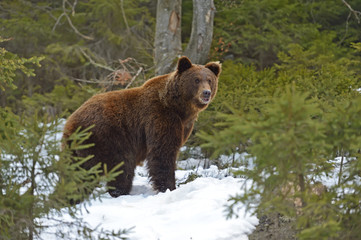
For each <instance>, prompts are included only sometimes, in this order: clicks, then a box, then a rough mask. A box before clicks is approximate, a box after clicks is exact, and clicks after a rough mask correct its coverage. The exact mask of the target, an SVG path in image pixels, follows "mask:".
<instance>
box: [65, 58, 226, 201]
mask: <svg viewBox="0 0 361 240" xmlns="http://www.w3.org/2000/svg"><path fill="white" fill-rule="evenodd" d="M220 73H221V64H219V63H218V62H210V63H208V64H206V65H204V66H203V65H196V64H192V63H191V61H190V60H189V59H188V58H187V57H181V58H179V60H178V65H177V69H176V70H175V71H174V72H172V73H169V74H166V75H162V76H157V77H154V78H152V79H150V80H148V81H146V82H145V83H144V84H143V85H142V86H140V87H135V88H132V89H126V90H118V91H112V92H106V93H101V94H97V95H95V96H93V97H91V98H90V99H89V100H88V101H86V102H85V103H84V104H83V105H82V106H80V107H79V108H78V109H77V110H76V111H75V112H74V113H73V114H72V115H71V116H70V117H69V118H68V120H67V122H66V124H65V127H64V133H63V138H64V139H67V138H68V137H69V136H70V135H71V134H72V133H74V132H75V131H76V130H77V129H78V128H79V127H81V128H82V129H84V128H87V127H89V126H91V125H94V127H93V128H92V129H91V132H92V135H91V136H90V138H89V140H88V142H89V143H94V144H95V145H94V146H93V147H91V148H88V149H84V150H77V151H76V152H75V153H74V154H76V155H77V156H80V157H85V156H88V155H94V157H93V158H92V159H90V160H89V161H87V162H86V163H85V164H83V166H82V167H83V168H85V169H90V168H91V167H93V166H95V165H96V164H97V163H99V162H101V163H102V164H106V165H107V168H108V169H112V168H113V167H114V166H116V165H118V164H119V163H120V162H124V164H123V166H122V170H123V173H122V174H120V175H119V176H118V177H117V178H116V179H115V180H114V181H111V182H108V183H107V185H108V188H109V190H108V191H109V193H110V195H111V196H112V197H118V196H120V195H126V194H129V192H130V190H131V188H132V181H133V177H134V169H135V167H136V165H137V164H139V163H141V162H142V161H144V160H147V167H148V171H149V176H150V180H151V182H152V184H153V187H154V189H155V190H157V191H159V192H165V191H166V190H167V189H170V190H173V189H175V169H176V159H177V155H178V152H179V149H180V148H181V146H182V145H183V144H184V143H185V142H186V141H187V139H188V137H189V135H190V134H191V132H192V129H193V125H194V122H195V121H196V120H197V117H198V113H199V112H201V111H202V110H204V109H205V108H206V107H207V106H208V105H209V103H210V102H211V100H212V99H213V98H214V96H215V95H216V92H217V86H218V77H219V74H220Z"/></svg>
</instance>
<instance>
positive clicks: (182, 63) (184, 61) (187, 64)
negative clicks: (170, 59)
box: [177, 57, 192, 73]
mask: <svg viewBox="0 0 361 240" xmlns="http://www.w3.org/2000/svg"><path fill="white" fill-rule="evenodd" d="M191 67H192V63H191V60H189V58H187V57H181V58H179V59H178V67H177V71H178V73H182V72H184V71H185V70H187V69H189V68H191Z"/></svg>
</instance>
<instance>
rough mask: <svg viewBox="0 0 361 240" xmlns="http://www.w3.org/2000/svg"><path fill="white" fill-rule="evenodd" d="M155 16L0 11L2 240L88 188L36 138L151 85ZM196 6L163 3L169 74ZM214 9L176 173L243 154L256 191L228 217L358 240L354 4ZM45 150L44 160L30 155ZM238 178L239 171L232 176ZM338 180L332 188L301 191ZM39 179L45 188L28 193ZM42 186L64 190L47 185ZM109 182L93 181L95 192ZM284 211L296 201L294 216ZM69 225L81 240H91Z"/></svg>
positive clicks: (63, 9)
mask: <svg viewBox="0 0 361 240" xmlns="http://www.w3.org/2000/svg"><path fill="white" fill-rule="evenodd" d="M160 2H162V1H158V2H157V1H150V0H124V1H123V0H108V1H103V0H63V1H61V0H59V1H51V0H47V1H45V0H43V1H42V0H39V1H35V0H33V1H26V0H2V1H1V2H0V36H1V39H0V41H1V42H0V46H1V48H0V106H1V112H0V116H1V120H0V141H1V146H0V156H1V158H0V160H1V162H0V163H1V165H0V167H1V177H0V188H1V190H2V191H1V192H0V197H1V200H0V211H1V214H0V227H1V230H2V231H1V232H2V233H1V234H2V235H1V237H0V239H13V238H14V236H16V237H15V238H16V239H20V238H24V239H33V238H35V237H36V236H37V234H38V233H39V232H41V231H42V229H43V227H44V226H41V224H39V223H38V222H36V220H34V219H36V218H37V217H39V216H43V215H44V214H47V213H48V212H49V211H50V210H51V209H57V210H59V212H60V209H61V208H62V207H64V203H65V202H66V201H67V199H68V198H72V199H73V198H74V196H73V195H71V194H73V193H74V192H78V193H79V194H80V195H81V193H82V192H83V191H86V190H85V189H86V188H87V187H90V186H80V184H79V183H80V182H82V179H84V178H86V177H87V174H86V173H82V172H81V171H75V169H76V168H77V166H73V165H72V164H70V162H72V160H71V156H70V154H69V152H66V151H65V152H60V151H59V150H58V145H59V143H49V144H45V140H44V136H45V135H46V132H48V131H52V129H55V128H56V126H57V123H56V121H58V120H57V119H59V118H66V117H67V116H68V115H69V114H70V113H71V112H73V111H74V110H75V109H77V108H78V107H79V106H80V105H81V104H82V103H83V102H84V101H85V100H86V99H88V98H89V97H90V96H92V95H94V94H96V93H99V92H104V91H110V90H116V89H123V88H127V87H134V86H139V85H141V84H142V83H143V82H144V81H145V80H146V79H148V78H149V77H152V76H155V74H156V73H159V72H158V71H157V64H158V62H157V61H156V59H155V51H157V47H156V44H155V43H156V42H157V35H156V18H157V4H159V3H160ZM163 2H164V3H165V4H167V2H168V4H169V1H163ZM193 2H194V3H193ZM193 2H192V1H190V0H183V1H174V3H176V5H177V4H178V7H181V15H180V16H177V17H178V18H177V20H179V21H180V22H179V25H177V26H179V28H180V29H181V31H179V33H180V43H181V49H178V50H177V52H176V54H175V55H174V57H173V58H171V59H170V60H169V62H170V63H173V62H174V61H176V56H178V55H182V54H184V53H186V52H187V46H188V45H189V44H188V42H190V38H191V32H192V26H193V25H192V19H193V14H192V12H193V6H195V4H196V3H197V2H199V1H196V0H194V1H193ZM208 2H211V1H208ZM212 9H213V10H214V14H215V15H214V21H213V22H212V23H213V27H212V34H213V36H212V39H211V40H212V41H211V46H210V51H209V54H207V55H206V56H203V58H204V60H200V61H199V63H204V62H202V61H210V60H212V61H221V62H222V64H223V72H222V74H221V78H220V81H219V90H218V94H217V97H216V99H215V100H214V101H213V102H212V104H211V106H210V107H209V108H208V109H207V111H205V112H204V113H202V114H201V115H200V117H199V121H198V122H197V124H196V127H195V130H194V134H193V135H192V137H191V139H190V140H189V141H188V143H187V146H188V148H187V150H186V151H184V152H182V154H181V155H180V159H186V158H188V157H191V156H194V155H197V157H202V158H205V159H208V160H209V161H208V162H211V163H213V164H217V165H218V167H220V168H224V167H227V166H224V163H222V162H220V161H218V159H219V156H220V155H224V154H227V155H230V154H233V155H234V156H236V153H243V152H247V153H248V154H249V156H250V158H251V159H252V161H253V164H254V165H253V166H252V168H249V169H248V170H247V171H243V172H239V173H238V174H239V175H240V176H242V177H245V178H247V179H250V180H252V181H253V185H252V186H253V187H252V188H251V189H250V190H249V192H247V193H246V194H245V195H243V196H235V197H233V198H232V199H231V202H233V204H230V206H229V212H230V215H232V214H233V213H234V212H233V210H234V209H233V206H234V205H235V204H236V203H237V202H239V201H241V202H243V203H245V204H248V206H249V207H250V208H257V209H259V211H262V212H263V211H266V212H267V211H270V212H279V213H282V214H284V215H286V216H290V217H292V218H295V219H296V221H295V229H296V230H297V232H298V237H299V238H300V239H357V238H358V237H359V235H360V229H361V216H360V214H361V209H360V205H361V202H360V201H361V198H360V196H361V180H360V178H361V164H360V161H359V157H360V146H361V122H360V117H361V96H360V92H361V75H360V73H361V68H360V67H361V12H360V11H361V1H360V0H347V1H344V0H272V1H266V0H252V1H247V0H246V1H238V0H229V1H226V0H219V1H214V7H212ZM213 10H212V11H213ZM193 27H194V26H193ZM158 66H159V64H158ZM54 121H55V122H54ZM40 123H43V124H40ZM86 137H87V133H86V132H79V133H77V134H76V135H74V139H76V140H77V141H75V142H77V143H78V144H74V146H72V149H76V148H79V147H86V146H82V144H81V143H82V141H83V140H84V138H86ZM44 144H45V145H46V148H48V149H47V150H48V152H49V151H50V152H51V153H52V154H53V155H52V157H49V156H47V157H46V158H44V156H42V155H41V151H42V146H43V147H44V146H45V145H44ZM72 149H69V151H71V150H72ZM195 149H196V151H194V150H195ZM9 156H10V157H9ZM56 156H60V159H61V161H58V160H59V158H58V157H56ZM9 159H10V160H9ZM335 159H339V161H334V160H335ZM86 160H87V159H82V160H80V161H86ZM222 164H223V165H222ZM244 164H246V165H247V163H244V162H242V163H241V162H238V161H237V159H236V158H235V159H234V161H233V162H231V163H229V165H238V166H239V165H244ZM336 170H337V178H338V184H336V185H335V186H332V187H329V188H328V189H327V191H326V190H325V191H321V192H319V193H315V192H314V191H313V190H312V189H314V187H315V186H316V185H317V184H319V183H320V179H322V177H323V176H328V175H330V174H331V173H333V172H334V171H336ZM44 171H45V175H44V176H45V178H46V179H48V180H49V181H48V182H46V181H44V179H43V181H42V183H39V181H38V179H37V176H39V175H41V174H40V172H41V173H44ZM94 171H99V169H94ZM52 174H55V175H57V176H67V177H68V178H72V177H73V179H71V180H70V181H68V182H61V183H58V182H54V181H53V180H52V179H54V175H52ZM115 174H118V173H115V171H114V172H109V174H106V175H105V176H104V177H100V176H97V179H92V181H94V183H93V184H96V182H97V181H99V178H102V180H104V178H106V179H110V178H112V177H114V175H115ZM45 182H46V184H45V185H42V184H44V183H45ZM28 183H30V187H28V188H26V189H27V191H22V190H21V189H23V188H24V186H27V185H26V184H28ZM77 183H78V184H77ZM49 186H55V187H54V189H55V191H54V192H53V193H52V194H50V196H49V191H43V190H44V189H45V188H47V187H49ZM279 186H285V187H279ZM82 187H83V188H84V189H79V188H82ZM39 189H41V190H39ZM50 189H53V188H51V187H50ZM74 189H77V191H74ZM66 193H68V194H70V195H71V196H69V195H67V194H66ZM94 196H95V197H96V196H99V195H94ZM290 199H293V200H295V199H296V200H299V202H300V204H299V206H298V208H297V207H296V208H295V207H294V206H291V205H292V204H289V202H290ZM293 200H291V202H292V201H293ZM59 201H60V202H59ZM69 208H73V207H69ZM78 223H79V225H77V226H80V227H84V228H83V230H84V231H83V234H84V236H85V237H86V236H88V237H90V235H89V234H88V233H89V232H92V231H93V229H87V228H86V226H82V224H81V220H79V222H78ZM15 233H16V234H17V235H14V234H15ZM100 234H105V235H102V236H103V237H104V238H110V237H114V236H121V234H122V232H119V233H100Z"/></svg>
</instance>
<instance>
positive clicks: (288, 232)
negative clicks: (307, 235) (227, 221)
mask: <svg viewBox="0 0 361 240" xmlns="http://www.w3.org/2000/svg"><path fill="white" fill-rule="evenodd" d="M258 219H259V224H258V225H257V227H256V230H254V232H253V233H252V234H251V235H249V236H248V238H249V240H263V239H266V240H296V239H297V238H296V230H295V228H294V222H295V220H294V219H292V218H288V217H285V216H283V215H281V214H279V213H270V214H266V215H265V214H258Z"/></svg>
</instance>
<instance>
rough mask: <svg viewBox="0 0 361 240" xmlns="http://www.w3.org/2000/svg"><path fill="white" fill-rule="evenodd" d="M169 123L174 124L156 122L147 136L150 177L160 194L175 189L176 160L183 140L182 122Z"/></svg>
mask: <svg viewBox="0 0 361 240" xmlns="http://www.w3.org/2000/svg"><path fill="white" fill-rule="evenodd" d="M176 120H177V119H176ZM168 123H172V124H169V125H164V122H163V123H159V124H157V123H156V122H154V124H153V125H152V127H153V129H152V130H153V131H149V132H148V133H150V134H148V135H147V150H148V151H147V161H148V164H147V165H148V171H149V176H150V180H151V181H152V183H153V187H154V189H155V190H157V191H159V192H165V191H166V190H167V189H169V190H174V189H175V170H176V160H177V156H178V152H179V149H180V147H181V145H182V140H183V126H182V125H181V123H180V121H168Z"/></svg>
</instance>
